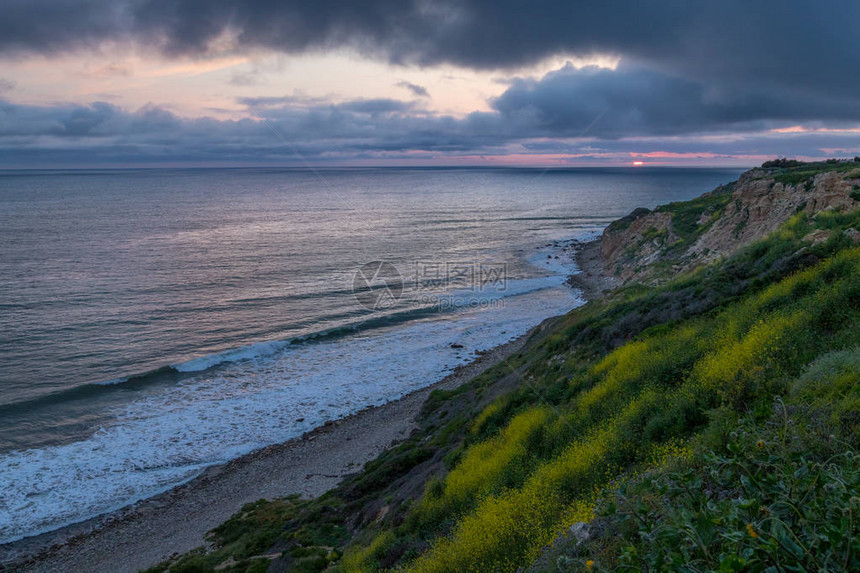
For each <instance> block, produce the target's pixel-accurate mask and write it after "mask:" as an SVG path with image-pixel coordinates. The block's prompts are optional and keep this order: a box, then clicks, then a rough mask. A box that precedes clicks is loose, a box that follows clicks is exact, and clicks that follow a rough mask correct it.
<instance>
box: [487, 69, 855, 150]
mask: <svg viewBox="0 0 860 573" xmlns="http://www.w3.org/2000/svg"><path fill="white" fill-rule="evenodd" d="M493 107H494V108H495V109H496V110H497V111H499V112H500V113H501V114H502V115H503V116H504V117H506V118H507V119H508V120H509V121H511V122H516V123H519V124H528V125H530V126H531V129H533V130H534V131H533V133H532V134H531V135H533V136H538V135H543V136H551V137H558V136H565V137H576V136H582V135H584V132H585V131H586V130H587V134H588V135H590V136H596V137H602V138H620V137H630V136H637V135H656V136H666V135H679V134H695V133H707V132H713V131H723V132H739V131H740V132H746V131H759V130H763V129H768V128H775V127H781V126H785V125H787V124H791V123H798V122H807V123H809V122H814V123H817V124H820V125H825V124H827V125H831V126H853V125H857V124H858V122H860V98H842V97H838V96H836V97H833V96H820V97H813V96H811V95H809V94H806V93H803V92H801V93H796V92H785V91H774V90H766V89H756V88H755V87H754V86H753V87H750V88H749V89H747V90H745V91H743V92H737V91H721V90H714V89H711V88H709V86H708V85H707V84H705V83H703V82H699V81H696V80H693V79H689V78H684V77H679V76H675V75H670V74H666V73H662V72H659V71H655V70H651V69H648V68H644V67H641V66H627V65H621V66H620V67H619V68H618V69H616V70H610V69H606V68H597V67H586V68H582V69H576V68H574V67H572V66H569V65H568V66H566V67H564V68H562V69H560V70H557V71H555V72H551V73H549V74H547V75H546V76H544V77H543V78H541V79H539V80H531V79H520V80H516V81H514V82H512V83H511V85H510V86H509V88H508V89H507V90H506V91H505V92H504V93H503V94H502V95H501V96H500V97H498V98H496V99H495V100H494V101H493Z"/></svg>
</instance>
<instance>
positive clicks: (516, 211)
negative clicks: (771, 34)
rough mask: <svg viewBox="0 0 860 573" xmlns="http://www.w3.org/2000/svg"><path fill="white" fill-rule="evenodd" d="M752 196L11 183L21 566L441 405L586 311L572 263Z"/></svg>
mask: <svg viewBox="0 0 860 573" xmlns="http://www.w3.org/2000/svg"><path fill="white" fill-rule="evenodd" d="M738 174H739V171H738V170H720V169H653V168H640V169H576V170H550V171H545V172H543V171H539V170H531V169H329V170H323V171H317V172H313V171H307V170H290V169H222V170H216V169H188V170H179V169H174V170H100V171H95V170H92V171H89V170H88V171H20V172H0V542H2V541H9V540H14V539H17V538H20V537H23V536H27V535H31V534H34V533H38V532H42V531H46V530H50V529H52V528H56V527H59V526H61V525H64V524H68V523H71V522H75V521H78V520H81V519H84V518H88V517H91V516H94V515H98V514H100V513H103V512H105V511H109V510H112V509H115V508H118V507H121V506H122V505H125V504H127V503H129V502H132V501H135V500H137V499H141V498H145V497H148V496H151V495H153V494H155V493H158V492H160V491H164V490H165V489H167V488H169V487H171V486H173V485H176V484H178V483H181V482H183V481H186V480H188V479H190V478H191V477H193V476H194V475H196V474H197V473H199V472H200V471H201V470H202V469H203V468H205V467H206V466H209V465H212V464H215V463H219V462H223V461H225V460H228V459H231V458H233V457H236V456H239V455H241V454H243V453H246V452H249V451H251V450H253V449H255V448H258V447H261V446H264V445H267V444H271V443H276V442H280V441H283V440H285V439H288V438H290V437H293V436H296V435H300V434H301V433H303V432H304V431H307V430H309V429H311V428H313V427H315V426H317V425H320V424H321V423H323V422H324V421H325V420H327V419H332V418H336V417H340V416H343V415H345V414H348V413H349V412H352V411H355V410H357V409H360V408H362V407H364V406H367V405H370V404H379V403H382V402H384V401H386V400H389V399H392V398H395V397H397V396H399V395H402V394H403V393H406V392H409V391H411V390H414V389H417V388H420V387H423V386H426V385H428V384H431V383H433V382H435V381H437V380H439V379H440V378H442V377H443V376H444V375H445V374H447V373H448V372H450V371H451V370H452V369H453V368H454V367H456V366H457V365H459V364H462V363H464V362H466V361H468V360H469V358H470V357H471V356H473V355H474V352H475V351H480V350H484V349H487V348H490V347H492V346H494V345H497V344H499V343H502V342H504V341H506V340H508V339H510V338H513V337H515V336H517V335H519V334H521V333H523V332H525V331H526V330H527V329H528V328H529V327H531V326H533V325H535V324H537V323H539V322H540V321H541V320H543V319H544V318H547V317H549V316H553V315H557V314H561V313H563V312H566V311H568V310H570V309H571V308H573V307H575V306H576V305H578V304H581V299H580V298H579V293H577V292H575V291H573V290H571V289H570V288H568V287H567V286H565V285H564V279H565V276H566V274H568V273H569V272H572V270H573V268H572V266H571V262H570V261H569V260H567V259H566V258H565V255H564V253H563V252H562V251H561V250H560V249H559V247H560V246H563V245H564V244H565V242H566V241H569V240H571V239H583V238H588V237H590V236H594V234H595V233H597V232H599V230H600V229H602V227H603V226H605V225H606V224H607V223H608V222H610V221H611V220H613V219H615V218H617V217H619V216H622V215H625V214H627V213H629V212H630V211H631V210H632V209H634V208H635V207H639V206H648V207H652V206H654V205H657V204H661V203H666V202H669V201H678V200H686V199H689V198H692V197H694V196H697V195H699V194H701V193H702V192H704V191H708V190H710V189H712V188H713V187H715V186H716V185H718V184H720V183H725V182H728V181H731V180H732V179H734V178H736V177H737V175H738ZM556 257H558V258H556ZM371 261H385V262H388V263H390V264H391V265H392V267H387V266H386V267H385V268H386V269H389V271H390V269H391V268H393V269H394V270H395V271H396V272H397V273H398V274H399V277H400V279H401V281H402V282H401V281H398V280H396V279H397V277H395V276H394V275H392V274H391V273H390V272H389V274H387V275H386V274H385V273H383V274H382V275H378V276H377V277H376V279H375V280H374V277H372V276H365V275H360V276H359V280H358V281H356V271H357V270H359V269H361V268H362V265H363V264H364V263H368V262H371ZM372 268H378V267H372ZM366 270H367V269H365V271H366ZM482 277H483V278H484V279H485V280H482ZM365 279H368V280H370V281H371V282H370V284H368V283H366V282H362V281H364V280H365ZM445 279H448V280H447V281H446V280H445ZM356 285H357V286H358V287H360V289H365V290H360V292H359V296H358V297H356V296H355V293H354V289H355V286H356ZM400 286H402V287H403V290H402V292H401V290H400V288H399V287H400ZM368 287H369V288H370V290H369V291H368V290H366V289H367V288H368ZM386 287H390V288H389V290H385V289H386ZM380 288H381V290H379V289H380ZM378 292H381V293H388V294H390V295H391V296H390V297H383V298H380V297H378V296H377V294H376V293H378ZM362 293H363V294H362ZM368 295H369V296H368ZM362 297H363V298H362ZM368 301H371V302H377V303H379V304H378V305H377V308H368V306H372V304H368ZM452 344H455V345H462V346H463V348H454V347H452V346H451V345H452Z"/></svg>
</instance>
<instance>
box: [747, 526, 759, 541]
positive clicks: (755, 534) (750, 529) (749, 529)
mask: <svg viewBox="0 0 860 573" xmlns="http://www.w3.org/2000/svg"><path fill="white" fill-rule="evenodd" d="M747 533H749V534H750V537H752V538H753V539H758V532H757V531H756V530H755V528H754V527H753V524H752V523H747Z"/></svg>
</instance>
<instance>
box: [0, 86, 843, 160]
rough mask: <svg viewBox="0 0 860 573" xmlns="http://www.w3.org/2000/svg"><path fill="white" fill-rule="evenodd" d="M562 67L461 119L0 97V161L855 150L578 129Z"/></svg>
mask: <svg viewBox="0 0 860 573" xmlns="http://www.w3.org/2000/svg"><path fill="white" fill-rule="evenodd" d="M568 73H572V72H570V71H569V70H568V71H562V72H559V73H558V74H559V76H550V77H548V78H547V79H545V80H544V82H548V83H547V86H549V87H546V86H544V85H543V84H542V82H534V83H528V82H526V83H524V84H523V85H514V86H512V87H511V90H509V92H508V93H506V94H505V96H502V98H499V100H497V101H496V106H497V109H496V111H492V112H476V113H472V114H470V115H469V116H467V117H465V118H453V117H444V116H443V117H438V116H432V115H429V114H422V113H415V111H414V107H413V104H411V103H410V102H398V101H396V100H353V101H347V102H343V103H337V104H335V103H331V102H320V103H309V101H307V100H301V98H297V97H296V96H287V97H284V98H246V99H245V100H242V103H244V105H246V106H248V108H249V111H250V112H251V113H252V115H254V116H255V117H257V118H260V119H243V120H238V121H236V120H216V119H212V118H197V119H185V118H180V117H178V116H176V115H174V114H172V113H171V112H169V111H167V110H164V109H161V108H158V107H152V106H148V107H144V108H142V109H140V110H138V111H136V112H129V111H125V110H123V109H121V108H119V107H117V106H114V105H112V104H109V103H104V102H97V103H93V104H91V105H86V106H84V105H72V104H68V105H56V106H28V105H20V104H12V103H9V102H4V101H2V100H0V166H2V167H20V166H26V165H33V166H55V165H59V164H72V165H73V164H78V165H94V164H106V165H108V164H158V163H178V162H179V163H181V162H197V163H212V164H220V163H240V164H241V163H245V164H248V163H253V164H283V163H287V164H289V163H295V164H299V163H300V161H299V159H298V157H297V155H296V153H298V154H300V155H301V156H302V157H304V158H306V159H307V160H308V161H311V162H313V163H314V164H325V163H335V164H336V163H342V162H346V161H350V160H355V159H361V158H364V159H371V160H373V159H385V158H389V159H390V158H397V157H402V158H414V155H411V154H412V153H414V152H415V151H421V152H425V153H427V154H431V155H432V156H434V157H437V158H445V157H453V156H462V155H494V154H507V153H511V152H515V153H524V154H571V155H582V156H583V159H588V158H593V160H601V157H606V156H613V155H614V156H620V157H627V156H629V154H630V153H634V152H635V153H647V152H651V151H655V152H656V151H659V152H668V153H678V154H685V153H706V154H716V155H717V156H718V157H733V156H737V155H771V156H776V155H786V154H789V155H808V156H823V155H833V154H841V155H852V156H853V155H857V154H860V151H858V150H860V134H857V133H844V134H833V133H815V132H812V133H797V134H772V133H766V132H755V131H750V132H746V133H733V134H731V135H720V134H718V133H716V132H715V134H713V135H704V136H703V135H701V134H696V135H693V136H683V135H677V134H673V135H669V136H653V135H639V136H633V137H625V138H609V137H603V138H598V137H586V138H580V137H579V136H578V134H579V133H581V130H582V128H581V126H580V125H579V123H580V122H586V121H588V122H590V121H593V118H590V117H589V115H588V113H590V112H591V108H589V109H587V110H585V111H583V112H582V113H581V114H573V115H572V116H570V117H568V116H564V115H562V116H560V117H552V116H551V114H549V113H548V112H547V111H545V110H547V109H549V110H552V105H553V103H552V102H553V101H554V100H553V99H552V98H551V97H550V96H547V95H541V93H542V92H544V91H546V92H547V93H549V94H552V93H553V86H552V82H553V81H559V78H560V77H561V76H564V75H565V74H568ZM598 77H599V75H598ZM670 85H671V83H670ZM535 102H537V103H535ZM595 109H597V108H595ZM658 109H659V110H662V108H661V107H658ZM535 110H538V111H535ZM586 111H587V112H588V113H586ZM631 113H632V112H631ZM655 113H656V112H655ZM661 113H668V112H665V111H661ZM610 115H611V114H610V113H606V114H605V115H604V116H603V118H601V120H600V121H599V122H597V123H596V124H595V125H594V127H593V129H595V130H598V128H599V126H600V124H601V123H603V122H604V121H605V122H606V126H605V127H604V129H606V130H607V133H609V134H611V133H614V131H613V130H615V129H616V128H615V127H613V125H614V122H615V121H616V120H614V119H612V118H611V117H610ZM627 115H630V113H628V114H627ZM546 117H552V120H551V121H548V120H547V119H546ZM263 119H265V122H264V121H262V120H263ZM649 121H651V120H644V119H643V120H642V122H641V124H642V125H646V126H647V125H648V122H649ZM642 131H643V132H647V131H648V129H643V130H642ZM547 134H555V135H557V137H553V138H550V137H548V136H547ZM568 134H573V135H572V136H568ZM287 142H288V143H287ZM829 150H836V151H829Z"/></svg>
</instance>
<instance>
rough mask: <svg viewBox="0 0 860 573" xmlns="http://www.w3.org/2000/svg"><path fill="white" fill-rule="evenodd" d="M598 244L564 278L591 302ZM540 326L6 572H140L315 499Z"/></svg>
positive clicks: (598, 281)
mask: <svg viewBox="0 0 860 573" xmlns="http://www.w3.org/2000/svg"><path fill="white" fill-rule="evenodd" d="M599 245H600V239H599V237H598V238H596V239H594V240H591V241H586V242H582V243H576V244H574V245H571V246H570V247H568V248H571V249H572V250H573V252H572V257H573V258H574V260H575V262H576V266H577V268H578V269H579V272H577V273H576V274H573V275H569V276H568V281H567V282H568V284H569V285H570V286H571V287H573V288H578V289H580V290H581V291H582V292H583V295H582V296H583V299H584V300H585V301H586V303H587V302H588V301H590V300H595V299H599V298H602V296H603V295H604V294H605V293H606V292H608V290H611V289H612V288H613V287H614V286H616V281H615V280H614V278H613V277H609V276H607V275H606V273H605V271H604V270H603V267H602V264H601V263H600V250H599ZM547 320H552V318H549V319H547ZM544 322H545V321H544ZM541 324H543V322H542V323H541ZM541 324H539V325H536V326H534V327H532V328H531V329H529V330H528V331H527V332H525V333H524V334H522V335H521V336H519V337H517V338H515V339H513V340H511V341H509V342H506V343H504V344H501V345H498V346H495V347H493V348H491V349H489V350H487V351H485V352H483V353H481V354H479V355H477V356H476V358H475V359H474V360H473V361H472V362H469V363H468V364H464V365H461V366H458V367H457V368H456V369H455V370H454V371H453V372H452V373H451V374H449V375H448V376H446V377H445V378H443V379H442V380H440V381H438V382H436V383H434V384H431V385H430V386H427V387H425V388H421V389H418V390H415V391H413V392H410V393H408V394H405V395H403V396H401V397H399V398H396V399H393V400H391V401H389V402H386V403H385V404H383V405H381V406H370V407H367V408H364V409H362V410H359V411H358V412H355V413H353V414H350V415H349V416H346V417H344V418H339V419H337V420H331V421H328V422H326V423H325V424H324V425H323V426H319V427H317V428H315V429H313V430H310V431H308V432H306V433H305V434H303V435H302V436H299V437H296V438H291V439H289V440H287V441H284V442H281V443H278V444H274V445H270V446H266V447H264V448H261V449H258V450H255V451H253V452H250V453H248V454H245V455H243V456H240V457H239V458H236V459H234V460H231V461H229V462H226V463H224V464H218V465H215V466H211V467H209V468H207V469H206V470H204V471H203V473H201V474H200V475H198V476H196V477H195V478H193V479H191V480H190V481H188V482H186V483H184V484H181V485H178V486H176V487H174V488H171V489H170V490H168V491H166V492H164V493H161V494H158V495H156V496H153V497H150V498H147V499H144V500H141V501H138V502H136V503H133V504H130V505H128V506H126V507H124V508H121V509H119V510H116V511H113V512H110V513H107V514H104V515H101V516H98V517H95V518H92V519H89V520H86V521H83V522H80V523H76V524H72V525H68V526H65V527H61V528H59V529H56V530H53V531H50V532H46V533H42V534H39V535H36V536H32V537H26V538H24V539H21V540H19V541H15V542H12V543H8V544H4V545H0V571H6V570H8V571H21V572H25V571H26V572H41V571H44V572H53V571H62V570H74V571H76V572H88V571H92V572H101V571H112V572H117V573H120V572H126V571H128V572H135V571H140V570H141V569H145V568H147V567H151V566H153V565H156V564H158V563H160V562H161V561H164V560H165V559H168V558H170V557H172V556H174V555H177V554H182V553H185V552H187V551H190V550H192V549H195V548H198V547H201V546H205V545H206V540H205V537H206V534H207V533H208V532H209V531H210V530H211V529H213V528H214V527H217V526H218V525H220V524H222V523H223V522H225V521H226V520H227V519H229V518H230V517H231V516H232V515H234V514H235V513H236V512H237V511H239V510H240V508H241V507H242V505H244V504H246V503H249V502H253V501H257V500H259V499H261V498H266V499H273V498H278V497H285V496H287V495H291V494H300V495H302V496H303V497H311V498H313V497H318V496H319V495H322V494H323V493H325V492H326V491H328V490H330V489H332V488H333V487H335V486H337V484H338V483H339V482H340V481H341V479H342V478H343V477H345V476H347V475H350V474H353V473H356V472H359V471H361V469H362V468H363V467H364V464H365V463H367V462H368V461H371V460H373V459H375V458H376V457H378V456H379V454H381V453H382V452H383V451H384V450H385V449H387V448H389V447H391V446H392V445H393V444H395V443H397V442H398V441H400V440H403V439H405V438H406V437H408V436H409V434H410V433H411V432H412V430H413V429H414V428H415V419H416V417H417V415H418V413H419V412H420V410H421V407H422V405H423V404H424V401H425V400H426V399H427V396H429V394H430V393H431V392H432V391H433V390H436V389H452V388H456V387H458V386H460V385H462V384H465V383H466V382H468V381H470V380H471V379H472V378H474V377H476V376H478V375H479V374H481V373H482V372H484V371H485V370H487V369H489V368H491V367H493V366H495V365H496V364H499V363H500V362H502V361H504V360H505V359H506V358H508V357H509V356H511V355H513V354H515V353H516V352H518V351H519V350H520V349H521V348H522V347H523V346H524V345H525V344H526V342H527V341H528V340H529V339H530V338H531V337H532V335H533V334H534V333H535V332H536V331H537V330H539V329H540V328H541Z"/></svg>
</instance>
